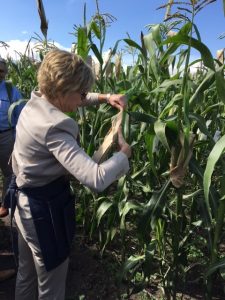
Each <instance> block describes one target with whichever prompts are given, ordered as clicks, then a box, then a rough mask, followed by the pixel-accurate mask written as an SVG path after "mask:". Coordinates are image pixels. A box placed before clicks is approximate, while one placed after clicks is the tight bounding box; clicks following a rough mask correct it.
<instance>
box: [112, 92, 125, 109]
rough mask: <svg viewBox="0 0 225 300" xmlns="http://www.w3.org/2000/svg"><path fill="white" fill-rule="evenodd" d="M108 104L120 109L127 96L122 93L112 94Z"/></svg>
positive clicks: (123, 105)
mask: <svg viewBox="0 0 225 300" xmlns="http://www.w3.org/2000/svg"><path fill="white" fill-rule="evenodd" d="M108 102H109V104H110V105H112V106H113V107H116V108H117V109H119V110H122V109H124V108H125V107H126V105H127V97H126V96H125V95H122V94H112V95H110V97H109V100H108Z"/></svg>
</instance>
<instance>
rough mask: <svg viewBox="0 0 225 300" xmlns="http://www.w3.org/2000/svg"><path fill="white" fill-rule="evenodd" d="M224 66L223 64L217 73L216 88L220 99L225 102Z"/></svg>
mask: <svg viewBox="0 0 225 300" xmlns="http://www.w3.org/2000/svg"><path fill="white" fill-rule="evenodd" d="M223 74H224V66H221V67H220V68H219V69H218V70H217V71H216V73H215V76H216V88H217V93H218V96H219V97H220V99H221V100H222V101H223V102H224V103H225V80H224V75H223Z"/></svg>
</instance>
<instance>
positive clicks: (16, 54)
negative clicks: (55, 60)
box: [0, 40, 70, 60]
mask: <svg viewBox="0 0 225 300" xmlns="http://www.w3.org/2000/svg"><path fill="white" fill-rule="evenodd" d="M5 43H6V44H7V45H8V46H9V47H7V48H6V47H3V46H1V44H0V56H1V57H3V58H7V57H11V58H12V59H14V60H18V59H19V58H20V55H21V54H22V55H23V54H26V55H28V56H34V58H35V59H38V57H39V55H38V50H37V48H36V47H37V45H38V43H37V42H34V41H30V42H29V41H28V40H23V41H22V40H11V41H7V42H5ZM39 45H40V44H39ZM54 45H55V46H56V47H58V48H60V49H64V50H67V51H70V49H69V48H65V47H64V46H62V45H60V44H59V43H57V42H54Z"/></svg>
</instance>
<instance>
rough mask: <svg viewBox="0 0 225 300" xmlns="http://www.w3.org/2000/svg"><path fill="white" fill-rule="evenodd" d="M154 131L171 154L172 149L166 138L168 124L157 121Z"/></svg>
mask: <svg viewBox="0 0 225 300" xmlns="http://www.w3.org/2000/svg"><path fill="white" fill-rule="evenodd" d="M154 130H155V134H156V136H157V137H158V139H159V140H160V142H161V143H162V144H163V146H164V147H165V148H166V149H167V150H168V151H169V152H170V147H169V144H168V142H167V137H166V123H164V122H162V121H161V120H157V121H156V122H155V124H154Z"/></svg>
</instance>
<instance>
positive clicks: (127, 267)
mask: <svg viewBox="0 0 225 300" xmlns="http://www.w3.org/2000/svg"><path fill="white" fill-rule="evenodd" d="M144 258H145V255H139V256H130V257H129V258H128V260H127V261H126V262H125V263H124V265H123V267H122V270H121V272H120V274H119V278H120V280H122V279H123V278H124V276H125V275H126V274H127V273H129V272H130V271H132V269H134V268H135V267H136V266H137V265H139V264H140V263H142V261H143V260H144Z"/></svg>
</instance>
